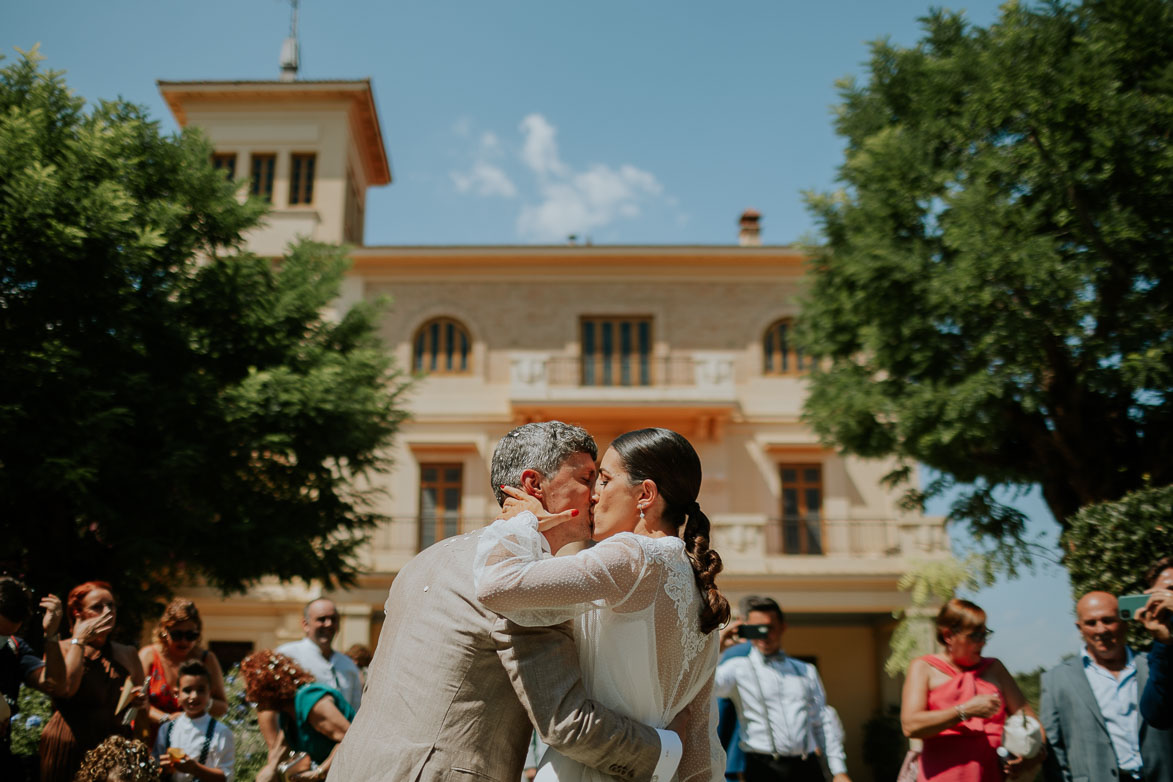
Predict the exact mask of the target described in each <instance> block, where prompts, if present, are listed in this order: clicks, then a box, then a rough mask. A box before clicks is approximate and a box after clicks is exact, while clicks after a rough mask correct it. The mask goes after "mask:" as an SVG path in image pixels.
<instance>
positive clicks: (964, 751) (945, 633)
mask: <svg viewBox="0 0 1173 782" xmlns="http://www.w3.org/2000/svg"><path fill="white" fill-rule="evenodd" d="M990 635H991V631H990V630H987V629H986V612H985V611H983V610H982V609H981V608H979V607H978V606H976V605H974V604H973V603H971V602H969V601H968V600H959V599H957V598H954V599H953V600H950V601H949V602H948V603H946V604H945V606H944V607H943V608H942V609H941V612H940V613H939V614H938V615H937V640H938V641H939V642H940V643H942V644H943V645H944V646H945V654H944V655H936V654H927V655H925V656H924V657H919V658H917V659H915V660H913V661H912V664H911V665H910V666H909V667H908V675H907V677H905V680H904V693H903V696H902V698H901V704H900V722H901V724H902V725H903V727H904V735H905V736H908V737H909V738H916V739H923V740H924V749H923V750H922V751H921V755H920V774H919V776H918V777H917V779H918V782H1002V780H1003V779H1005V778H1006V776H1007V775H1009V776H1012V777H1015V776H1020V775H1023V774H1026V773H1027V772H1029V771H1031V770H1032V769H1034V768H1035V767H1036V766H1037V765H1038V764H1039V763H1041V762H1042V759H1043V756H1042V754H1041V753H1040V754H1039V755H1037V756H1035V757H1034V758H1031V759H1023V758H1015V759H1012V760H1010V761H1009V762H1008V763H1007V764H1006V769H1005V771H1003V769H1002V766H1001V765H1000V763H999V759H998V755H997V753H996V750H997V749H998V747H999V746H1000V745H1001V744H1002V727H1003V726H1004V725H1005V723H1006V717H1007V715H1008V714H1014V713H1017V712H1018V711H1019V710H1023V709H1025V710H1026V713H1027V714H1030V715H1031V716H1035V713H1034V710H1033V709H1031V707H1030V705H1029V704H1028V703H1027V702H1026V698H1025V697H1024V696H1023V694H1022V691H1021V690H1019V689H1018V685H1017V684H1016V683H1015V682H1014V678H1013V677H1012V676H1011V675H1010V672H1009V671H1007V670H1006V666H1004V665H1002V663H1001V662H1000V661H999V660H998V659H996V658H994V657H982V654H981V653H982V648H983V647H984V646H985V644H986V639H987V638H989V637H990Z"/></svg>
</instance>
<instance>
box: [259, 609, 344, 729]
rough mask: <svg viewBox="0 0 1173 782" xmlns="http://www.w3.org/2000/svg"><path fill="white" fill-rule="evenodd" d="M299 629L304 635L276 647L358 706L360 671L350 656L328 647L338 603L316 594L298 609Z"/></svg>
mask: <svg viewBox="0 0 1173 782" xmlns="http://www.w3.org/2000/svg"><path fill="white" fill-rule="evenodd" d="M301 629H302V631H303V632H304V633H305V638H302V639H301V640H300V641H292V642H290V643H287V644H282V645H281V646H278V647H277V650H276V651H277V654H283V655H285V656H286V657H288V658H289V659H291V660H293V661H294V662H296V663H297V664H298V665H300V666H301V667H302V668H304V669H305V670H306V671H308V672H309V673H312V674H313V675H314V678H315V679H317V680H318V681H319V682H321V683H322V684H325V685H328V686H330V687H333V688H334V689H336V690H338V692H340V693H342V697H343V698H346V702H347V703H349V704H350V705H351V706H353V707H354V708H355V709H358V707H359V705H360V704H361V703H362V675H361V674H360V673H359V670H358V666H357V665H355V663H354V660H352V659H350V658H349V657H347V656H346V655H345V654H343V653H342V652H339V651H335V650H334V649H333V648H332V646H331V645H332V644H333V643H334V636H336V635H338V607H337V606H336V605H334V601H333V600H329V599H327V598H324V597H319V598H318V599H316V600H311V601H310V602H309V603H307V604H306V606H305V609H304V610H303V611H302V620H301Z"/></svg>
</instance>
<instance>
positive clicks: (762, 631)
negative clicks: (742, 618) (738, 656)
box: [737, 625, 770, 641]
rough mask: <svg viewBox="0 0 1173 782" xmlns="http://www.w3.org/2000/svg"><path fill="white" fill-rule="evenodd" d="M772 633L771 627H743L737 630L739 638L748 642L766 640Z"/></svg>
mask: <svg viewBox="0 0 1173 782" xmlns="http://www.w3.org/2000/svg"><path fill="white" fill-rule="evenodd" d="M769 632H770V626H769V625H742V626H741V627H738V628H737V637H738V638H744V639H746V640H747V641H753V640H757V639H761V638H765V637H766V635H767V634H768V633H769Z"/></svg>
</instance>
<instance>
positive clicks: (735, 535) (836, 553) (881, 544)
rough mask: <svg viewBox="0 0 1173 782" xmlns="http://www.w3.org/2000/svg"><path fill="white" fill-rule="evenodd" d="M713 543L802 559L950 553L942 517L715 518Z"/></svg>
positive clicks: (752, 552) (737, 550)
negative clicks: (868, 518)
mask: <svg viewBox="0 0 1173 782" xmlns="http://www.w3.org/2000/svg"><path fill="white" fill-rule="evenodd" d="M712 524H713V541H714V545H717V546H720V547H721V548H722V549H725V550H728V551H729V553H737V554H742V555H750V556H752V555H758V556H761V555H763V554H764V555H766V556H771V557H772V556H785V557H789V556H800V557H819V556H832V557H844V556H845V557H866V558H875V557H916V556H932V555H934V554H942V553H945V552H947V551H949V539H948V536H947V535H946V534H945V525H944V524H943V523H942V522H941V519H939V518H933V517H924V516H922V517H910V518H904V519H886V520H861V519H834V520H832V519H815V520H807V519H777V518H774V519H745V520H738V521H730V520H723V519H720V518H714V519H713V520H712Z"/></svg>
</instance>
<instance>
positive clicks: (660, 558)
mask: <svg viewBox="0 0 1173 782" xmlns="http://www.w3.org/2000/svg"><path fill="white" fill-rule="evenodd" d="M596 458H597V449H596V446H595V442H594V440H593V438H591V436H590V435H589V434H588V433H587V432H586V431H585V430H583V429H581V428H579V427H576V426H571V425H568V424H564V423H562V422H559V421H549V422H544V423H533V424H526V425H524V426H521V427H519V428H517V429H515V430H513V431H512V432H510V433H509V434H508V435H506V436H505V437H504V438H503V439H502V440H501V442H500V443H499V444H498V446H497V448H496V450H495V451H494V453H493V459H492V467H491V478H492V480H493V485H494V486H495V487H498V488H497V499H498V501H499V502H501V503H502V507H503V513H502V516H503V517H504V518H502V519H499V520H498V521H496V522H494V523H493V524H492V525H490V526H489V527H486V528H484V529H483V530H479V531H477V532H474V533H470V534H467V535H464V536H461V537H457V538H450V539H447V540H443V541H440V542H438V543H436V544H435V545H433V546H431V547H429V548H428V549H426V550H425V551H423V552H421V553H420V554H419V555H418V556H416V557H415V558H414V559H413V560H412V561H411V562H409V563H408V564H407V565H406V566H405V567H404V568H403V569H402V570H401V571H400V572H399V574H398V575H397V576H396V578H395V581H394V582H393V584H392V586H391V591H390V594H389V595H388V598H387V603H386V606H385V613H386V621H385V622H384V624H383V628H382V631H381V633H380V636H379V643H378V647H377V649H376V651H375V656H374V659H373V660H372V661H371V665H370V669H369V672H368V682H367V688H366V691H365V692H364V694H363V704H362V708H361V709H359V711H358V714H357V715H356V717H355V719H354V722H353V724H352V725H351V727H350V729H349V731H348V732H347V734H346V737H345V738H344V739H343V741H342V744H341V746H339V748H338V753H337V756H336V757H335V758H334V762H333V767H332V769H331V772H330V775H329V778H330V780H334V781H335V782H352V781H353V782H360V781H361V782H365V781H368V780H369V781H370V782H374V781H375V780H379V781H380V782H382V781H383V780H389V781H391V780H393V781H396V782H399V781H404V782H431V781H433V780H435V781H439V780H466V781H467V782H483V781H485V780H497V781H499V782H516V780H518V779H519V778H520V777H521V771H522V765H523V762H524V759H525V753H526V748H527V746H528V744H529V738H530V734H531V731H533V730H534V729H535V728H536V730H537V732H538V735H539V736H540V737H541V739H542V740H543V741H544V742H546V743H547V744H548V745H549V746H550V749H549V750H548V751H547V753H546V755H545V757H544V758H543V761H542V765H541V768H540V769H539V772H538V779H539V780H557V782H578V781H579V780H582V782H587V780H604V779H611V778H619V779H624V780H649V781H651V782H657V781H658V782H668V780H670V779H680V780H706V782H709V781H710V780H720V779H723V775H724V767H725V753H724V750H722V748H721V745H720V743H719V742H718V740H717V737H716V719H715V716H714V715H713V714H712V712H711V709H712V701H713V698H712V687H713V672H714V670H715V668H716V665H717V656H718V638H717V633H716V632H714V631H715V630H716V628H717V627H718V626H719V625H721V624H722V623H724V622H725V621H726V620H727V619H728V617H729V606H728V603H727V602H726V601H725V598H724V597H723V596H722V595H721V594H720V592H718V591H717V588H716V586H715V585H714V578H715V576H716V575H717V573H718V572H720V570H721V559H720V557H719V556H718V555H717V553H716V552H715V551H713V550H712V549H710V548H709V545H708V539H709V520H708V518H707V517H705V515H704V514H703V513H702V512H701V510H700V508H699V506H698V505H697V502H696V498H697V494H698V492H699V490H700V483H701V466H700V459H699V458H698V457H697V454H696V451H695V450H694V449H693V448H692V446H691V445H690V444H689V443H688V441H687V440H685V439H684V438H683V437H681V436H680V435H679V434H677V433H675V432H672V431H669V430H667V429H641V430H637V431H634V432H628V433H626V434H624V435H621V436H620V437H618V438H616V439H615V440H614V441H613V442H612V443H611V447H610V448H609V449H608V450H607V452H606V453H605V454H604V456H603V459H602V461H601V462H600V463H599V465H598V468H597V469H596V463H595V460H596ZM589 538H593V539H594V540H596V541H599V542H598V545H595V546H593V547H591V548H588V549H586V550H584V551H581V552H579V553H577V554H575V555H573V556H563V557H557V558H554V557H553V556H552V555H553V554H555V553H557V552H558V550H559V549H561V548H562V547H563V546H565V545H567V544H568V543H572V542H581V541H585V540H587V539H589Z"/></svg>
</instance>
